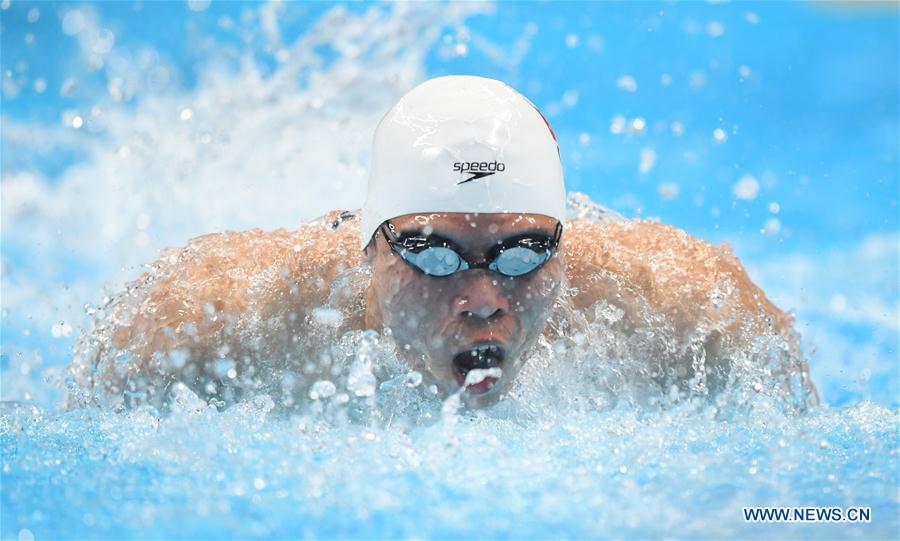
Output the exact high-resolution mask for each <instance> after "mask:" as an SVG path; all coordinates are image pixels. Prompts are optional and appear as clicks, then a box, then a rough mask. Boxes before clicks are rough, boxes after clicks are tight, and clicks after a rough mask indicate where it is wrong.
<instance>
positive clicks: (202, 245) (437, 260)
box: [70, 76, 817, 409]
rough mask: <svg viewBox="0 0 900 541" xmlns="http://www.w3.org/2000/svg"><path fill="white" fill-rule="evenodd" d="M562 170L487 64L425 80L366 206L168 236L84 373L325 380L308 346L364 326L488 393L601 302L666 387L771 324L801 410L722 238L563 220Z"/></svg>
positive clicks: (392, 137)
mask: <svg viewBox="0 0 900 541" xmlns="http://www.w3.org/2000/svg"><path fill="white" fill-rule="evenodd" d="M563 180H564V179H563V169H562V164H561V161H560V154H559V148H558V144H557V141H556V136H555V135H554V133H553V131H552V129H551V128H550V126H549V124H548V123H547V121H546V119H545V118H544V117H543V115H542V114H541V113H540V112H539V111H538V109H537V108H536V107H535V106H534V105H533V104H532V103H531V102H530V101H528V99H526V98H525V97H524V96H522V95H521V94H519V93H518V92H517V91H515V90H514V89H512V88H510V87H509V86H507V85H506V84H504V83H501V82H499V81H495V80H492V79H486V78H481V77H471V76H448V77H439V78H436V79H432V80H429V81H426V82H424V83H422V84H421V85H419V86H417V87H415V88H414V89H412V90H411V91H409V92H408V93H407V94H406V95H405V96H403V97H402V98H401V99H400V100H399V101H398V102H397V103H396V104H395V105H394V106H393V107H392V108H391V109H390V110H389V111H388V112H387V114H386V115H385V116H384V118H383V119H382V121H381V122H380V124H379V125H378V127H377V129H376V131H375V135H374V140H373V148H372V164H371V168H370V175H369V180H368V187H367V197H366V200H365V204H364V206H363V208H362V210H361V211H360V212H347V211H335V212H332V213H329V214H328V215H326V216H324V217H323V218H320V219H318V220H315V221H313V222H311V223H309V224H306V225H304V226H302V227H300V228H299V229H297V230H294V231H286V230H283V229H281V230H276V231H271V232H264V231H261V230H251V231H245V232H224V233H218V234H210V235H206V236H203V237H199V238H196V239H193V240H192V241H191V242H190V243H189V244H188V245H187V246H186V247H184V248H179V249H170V250H167V251H166V252H164V253H163V254H162V257H161V258H160V259H159V260H158V261H157V262H156V263H154V264H153V265H151V268H152V270H151V271H150V272H148V273H145V274H144V275H143V276H142V277H141V278H139V279H138V280H136V281H134V282H133V283H131V284H130V285H129V287H128V289H127V290H126V291H125V292H123V293H122V294H120V295H119V296H117V297H116V298H115V299H114V300H113V301H112V302H111V303H110V304H109V305H108V306H106V307H105V317H104V318H103V319H102V320H99V319H98V321H97V328H96V329H95V331H94V332H93V333H92V334H91V335H88V336H86V337H85V338H84V340H83V343H82V345H81V346H80V348H79V354H78V356H77V357H76V359H75V361H74V362H73V364H72V366H71V371H72V374H73V375H74V380H75V381H76V382H77V383H78V386H79V388H80V389H89V390H91V394H90V395H91V396H96V395H97V391H100V392H101V394H105V395H108V396H113V397H124V398H122V400H124V401H125V402H126V403H127V402H129V400H131V399H130V398H129V397H132V399H133V397H135V396H139V397H143V398H145V399H146V398H153V397H156V398H157V399H161V397H163V396H164V394H165V393H164V390H165V389H168V388H170V387H171V386H172V385H173V384H175V383H178V382H181V383H184V384H186V385H187V386H188V387H190V388H192V389H193V390H194V391H195V392H197V393H198V395H200V396H201V397H204V398H211V399H214V400H220V399H222V400H224V398H227V397H230V398H232V399H233V398H235V397H236V396H237V395H236V394H235V391H234V388H235V387H238V388H240V387H242V386H243V387H244V388H246V387H251V388H252V387H253V386H254V385H257V386H262V387H264V386H265V385H264V382H265V380H266V379H267V378H269V379H271V378H273V377H274V376H273V375H272V374H275V373H278V374H281V375H282V376H284V374H296V375H297V376H298V377H299V378H300V379H303V380H304V381H307V382H312V381H314V380H316V379H317V378H318V377H320V376H323V377H327V376H328V368H327V367H328V366H329V364H330V362H329V360H328V359H327V354H323V353H322V352H317V351H316V347H315V344H317V343H321V342H323V341H326V340H329V338H327V337H326V335H328V333H333V334H332V335H329V336H332V338H337V337H339V336H341V335H342V334H343V333H347V332H351V331H361V330H366V329H369V330H374V331H376V332H378V333H379V334H381V335H383V336H385V337H387V336H389V337H390V340H392V341H393V343H394V344H395V346H396V350H397V354H398V356H399V357H400V358H401V359H402V360H403V361H404V362H405V363H406V364H407V365H408V367H409V368H410V369H413V370H416V371H418V372H420V373H421V374H423V376H424V377H425V379H426V381H427V383H428V384H429V385H434V386H435V387H436V388H437V390H438V392H440V393H441V394H442V395H444V396H449V395H451V394H453V393H461V394H462V396H463V398H464V399H465V401H466V403H467V404H469V405H470V406H473V407H478V406H486V405H490V404H492V403H494V402H496V401H497V400H498V399H500V398H501V397H503V396H504V394H505V393H507V392H508V391H509V390H510V388H511V386H512V384H513V382H514V381H515V380H516V377H517V375H518V374H519V372H520V370H521V369H522V368H523V365H524V364H525V361H526V360H527V359H528V356H529V352H530V351H532V350H533V349H534V348H535V347H536V344H537V343H538V341H539V339H540V338H541V337H542V336H543V337H544V338H547V339H548V340H549V341H550V342H551V343H552V342H553V341H554V340H555V339H557V338H559V335H560V333H561V332H563V331H562V330H560V329H559V328H556V326H554V325H548V321H551V320H552V319H553V317H554V314H555V313H557V312H559V311H560V310H564V309H566V310H570V311H573V312H574V313H581V314H584V315H583V317H587V318H593V317H596V316H595V315H594V314H596V313H598V306H599V307H603V308H605V309H606V310H607V311H609V310H612V311H613V313H614V314H615V316H614V317H610V318H608V320H607V322H606V324H607V325H608V326H609V327H611V328H615V329H616V330H617V332H619V333H621V334H622V335H624V336H627V335H629V333H630V334H636V333H643V334H642V336H643V338H642V340H643V343H644V344H649V345H648V346H647V348H646V349H645V351H644V352H643V353H644V355H645V356H646V358H647V359H648V361H647V363H648V365H653V366H650V367H649V368H648V370H647V374H648V375H649V377H650V379H653V380H655V381H657V383H659V384H660V385H662V386H666V385H669V384H670V383H672V381H670V380H671V379H672V378H674V379H675V380H676V381H675V383H679V382H680V383H681V384H684V383H685V382H688V381H692V382H694V384H697V382H698V381H699V382H700V384H701V385H703V386H706V388H707V390H708V391H711V392H713V393H714V392H716V389H721V387H723V386H724V385H725V384H726V382H727V381H728V379H729V375H730V374H731V371H732V370H733V369H734V367H733V363H734V359H735V352H740V351H746V350H750V349H752V347H753V343H754V342H753V341H754V338H755V337H758V336H760V335H763V334H766V333H768V335H771V336H775V337H779V338H780V339H783V341H784V344H786V345H785V346H784V348H785V350H786V351H787V355H788V356H789V357H790V359H791V362H789V363H787V364H786V365H783V366H781V367H778V368H776V369H774V370H773V371H772V373H771V378H772V381H771V382H768V383H766V385H769V384H771V386H772V387H787V386H790V385H792V383H790V382H791V381H797V379H798V378H799V381H800V382H801V385H802V386H804V389H803V396H804V398H803V400H802V402H803V403H802V404H801V406H800V409H803V407H805V406H806V405H811V404H814V403H815V402H816V401H817V397H816V394H815V389H814V388H813V387H812V384H811V382H810V381H809V377H808V373H807V367H806V364H805V363H804V362H803V361H802V357H801V355H800V352H799V340H798V336H797V334H796V332H795V331H794V329H793V321H792V318H791V317H790V316H789V315H787V314H785V313H784V312H782V311H781V310H779V309H778V308H777V307H776V306H774V305H773V304H772V303H771V302H770V301H769V300H768V299H767V298H766V296H765V295H764V293H763V292H762V291H761V290H760V289H759V288H758V287H756V286H755V285H754V284H753V283H752V282H751V280H750V279H749V277H748V276H747V273H746V272H745V271H744V269H743V268H742V266H741V264H740V263H739V261H738V260H737V258H736V257H735V256H734V255H733V254H732V252H731V251H730V249H729V248H728V247H727V246H712V245H710V244H709V243H707V242H704V241H701V240H698V239H695V238H692V237H690V236H689V235H688V234H686V233H685V232H683V231H681V230H678V229H676V228H674V227H670V226H666V225H662V224H659V223H654V222H652V221H641V220H624V219H622V220H618V221H598V220H590V219H587V218H578V219H571V220H570V219H568V218H567V215H566V191H565V187H564V182H563ZM360 277H362V278H360ZM359 283H363V284H365V285H364V286H362V287H357V286H355V285H354V284H359ZM650 313H652V314H653V317H652V318H649V319H648V317H649V316H648V315H647V314H650ZM651 319H652V320H653V321H654V322H655V323H653V325H655V327H653V328H652V329H650V331H647V329H648V328H649V327H648V326H647V325H648V323H647V322H648V321H649V320H651ZM654 341H655V342H654ZM673 344H674V345H673ZM223 359H229V361H227V362H225V363H224V364H223V361H222V360H223ZM310 359H312V360H313V361H314V362H311V361H310ZM320 372H321V373H320ZM701 372H702V373H701ZM266 374H268V375H266ZM229 382H231V383H229ZM234 382H243V383H242V384H241V385H238V384H236V383H234ZM239 390H240V389H239ZM229 393H230V394H229ZM76 395H77V393H73V394H72V395H71V396H70V401H71V402H72V403H77V402H79V400H81V401H82V402H83V401H85V399H84V398H81V399H79V398H78V397H77V396H76Z"/></svg>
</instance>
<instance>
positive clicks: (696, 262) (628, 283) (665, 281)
mask: <svg viewBox="0 0 900 541" xmlns="http://www.w3.org/2000/svg"><path fill="white" fill-rule="evenodd" d="M564 245H565V246H564V253H565V255H566V258H567V261H566V264H567V273H568V277H569V282H570V285H571V286H572V287H574V288H576V289H577V290H579V292H580V293H579V294H580V295H581V298H580V299H578V298H577V297H576V300H577V301H579V304H581V305H583V306H586V305H589V304H591V303H592V302H594V301H596V300H597V298H598V296H599V295H602V294H604V293H605V292H608V290H609V289H610V281H611V280H613V279H614V280H615V282H616V284H615V285H616V286H617V287H620V288H621V287H627V288H629V289H630V290H632V291H633V292H634V293H635V294H638V295H641V296H642V297H644V298H646V299H647V300H648V301H649V302H651V303H652V304H653V305H655V306H656V307H657V308H659V309H662V310H663V311H665V312H670V313H679V314H681V315H687V313H692V312H698V311H703V310H705V309H707V308H709V307H711V306H712V305H715V304H721V303H726V304H734V305H739V306H741V307H742V308H745V309H749V310H750V311H751V312H756V313H761V312H767V313H769V314H772V315H775V316H777V317H778V318H779V319H781V318H784V317H785V316H784V314H782V313H781V312H780V311H779V310H778V309H777V308H775V307H774V306H772V305H771V303H770V302H769V301H768V300H767V299H766V298H765V295H764V294H763V293H762V291H761V290H760V289H759V288H758V287H756V286H755V285H754V284H753V283H752V282H751V281H750V278H749V277H748V276H747V273H746V272H745V271H744V269H743V267H742V266H741V264H740V262H739V261H738V259H737V257H735V255H734V253H733V252H732V250H731V248H730V247H729V246H728V245H727V244H721V245H718V246H716V245H713V244H711V243H709V242H707V241H704V240H701V239H698V238H696V237H692V236H691V235H689V234H688V233H686V232H684V231H682V230H680V229H678V228H676V227H672V226H668V225H664V224H660V223H656V222H652V221H645V220H630V221H625V222H621V223H598V222H593V221H589V220H584V221H574V222H570V223H569V227H568V228H567V230H566V238H565V240H564ZM601 277H605V278H607V279H606V280H603V279H601ZM604 284H605V285H606V287H602V286H603V285H604ZM783 323H785V324H789V321H788V320H787V319H785V320H784V321H783Z"/></svg>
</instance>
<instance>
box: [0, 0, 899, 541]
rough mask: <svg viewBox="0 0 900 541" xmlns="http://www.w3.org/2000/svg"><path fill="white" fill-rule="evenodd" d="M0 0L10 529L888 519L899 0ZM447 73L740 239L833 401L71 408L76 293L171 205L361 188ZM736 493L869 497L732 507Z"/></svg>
mask: <svg viewBox="0 0 900 541" xmlns="http://www.w3.org/2000/svg"><path fill="white" fill-rule="evenodd" d="M0 8H2V10H0V40H2V59H0V66H2V77H3V80H2V88H0V90H2V104H0V108H2V119H0V122H2V135H0V188H2V244H0V256H2V301H0V302H2V319H0V332H2V338H0V399H2V400H3V401H6V402H5V403H4V405H3V408H4V410H3V412H2V416H0V443H2V450H3V453H2V455H3V458H2V468H3V469H2V476H0V479H2V487H0V504H2V507H0V512H2V525H0V537H2V538H3V539H11V538H26V539H27V538H28V536H30V535H33V536H34V538H35V539H42V538H83V537H103V538H113V537H116V538H118V537H179V538H194V537H262V536H276V535H277V536H282V537H611V536H615V537H663V536H675V537H741V538H770V537H780V538H807V537H812V538H844V537H859V538H873V537H881V538H897V537H898V534H900V531H898V522H900V521H898V512H897V509H898V489H897V486H898V468H900V464H898V430H897V427H898V424H897V421H898V407H900V398H898V397H900V362H898V343H900V292H898V289H900V287H898V276H900V263H898V260H900V213H898V210H897V200H898V191H900V173H898V151H900V137H898V133H900V128H898V113H900V82H898V76H897V74H898V73H900V69H898V68H900V65H898V64H900V62H898V54H900V52H898V51H900V20H898V10H897V7H896V5H891V4H888V3H884V4H880V5H864V6H853V5H847V4H840V5H832V4H828V3H817V4H787V3H749V2H748V3H699V2H694V3H685V4H677V3H668V2H666V3H660V4H654V3H634V4H619V3H614V4H604V3H590V4H584V3H552V4H551V3H532V2H516V3H500V4H479V5H473V4H446V5H436V4H429V5H403V6H400V5H398V6H390V5H387V6H385V5H369V4H352V5H349V6H336V5H333V4H328V3H313V4H286V5H279V4H265V5H264V4H255V3H240V2H227V3H223V2H213V3H212V4H209V5H207V3H205V2H191V3H189V4H188V3H182V2H164V3H131V2H100V3H84V4H80V3H79V4H75V3H49V2H18V1H12V2H7V1H4V2H2V4H0ZM448 73H472V74H479V75H485V76H490V77H496V78H500V79H503V80H505V81H507V82H509V83H510V84H512V85H513V86H515V87H516V88H518V89H519V90H521V91H522V92H523V93H525V94H526V95H527V96H528V97H529V98H531V99H532V101H534V102H535V104H536V105H538V107H540V108H541V109H542V110H543V111H544V113H545V114H546V115H547V116H548V119H549V120H550V122H551V124H552V125H553V127H554V130H555V131H556V133H557V135H558V137H559V141H560V145H561V151H562V158H563V162H564V166H565V171H566V182H567V186H568V188H569V189H570V190H577V191H580V192H584V193H586V194H587V195H589V196H590V197H591V198H592V199H593V200H594V201H597V202H600V203H603V204H605V205H607V206H609V207H611V208H613V209H615V210H617V211H619V212H621V213H622V214H624V215H626V216H629V217H644V218H655V219H656V218H658V219H659V220H661V221H663V222H665V223H668V224H672V225H675V226H678V227H680V228H683V229H685V230H686V231H688V232H689V233H691V234H692V235H695V236H697V237H700V238H703V239H706V240H709V241H711V242H714V243H720V242H728V243H729V244H730V245H731V246H732V247H733V248H734V249H735V252H736V253H737V255H738V256H739V257H740V258H741V260H742V261H743V262H744V264H745V265H746V267H747V268H748V271H749V273H750V275H751V277H752V278H753V279H754V281H755V282H756V283H758V284H759V285H760V286H761V287H762V289H763V290H765V291H766V292H767V294H768V295H769V296H770V298H772V299H773V300H774V302H775V303H776V304H777V305H778V306H779V307H781V308H783V309H785V310H790V311H792V312H793V313H794V314H795V316H796V318H797V329H798V330H799V331H800V332H801V334H802V335H803V348H804V352H805V354H806V356H807V358H808V360H809V365H810V371H811V374H812V378H813V381H814V382H815V384H816V386H817V387H818V389H819V392H820V394H821V396H822V398H823V402H824V403H825V404H824V406H823V407H822V408H820V409H818V410H816V411H813V412H812V413H810V414H809V415H807V416H805V417H801V418H793V417H789V416H787V417H786V416H783V415H782V414H781V413H778V411H777V408H774V409H773V410H771V411H770V410H768V409H766V406H765V405H761V406H760V407H758V408H756V410H754V413H752V414H747V415H738V416H736V417H734V418H729V419H721V418H715V417H712V418H711V417H710V416H709V415H708V412H706V411H705V410H704V409H703V408H702V407H699V406H697V407H687V406H685V407H684V408H683V409H679V410H676V411H670V412H666V413H656V414H649V413H647V412H641V411H640V410H632V409H629V408H624V409H619V410H614V411H607V412H599V411H589V410H588V411H585V410H583V409H580V408H579V407H574V406H573V405H572V404H565V405H560V406H559V410H558V411H548V412H545V413H546V421H545V422H540V421H536V420H535V419H533V418H530V417H528V418H519V417H516V416H513V417H512V418H508V419H505V418H503V417H502V416H500V415H499V413H496V412H495V413H494V414H487V416H486V417H478V418H474V419H470V418H467V417H465V416H463V417H461V418H457V417H455V416H452V415H451V416H448V417H446V418H444V419H443V420H441V421H440V422H437V423H436V424H434V423H424V424H422V426H412V427H409V426H402V427H399V426H382V425H380V424H378V423H375V424H371V423H370V424H368V425H366V424H365V423H363V425H362V426H360V425H355V424H351V425H347V426H345V425H341V424H337V425H335V424H329V423H326V422H325V421H321V420H317V417H315V416H312V417H295V418H290V419H288V418H283V417H278V416H276V418H272V417H273V414H267V413H265V411H266V409H267V408H266V404H265V400H264V399H262V398H260V399H259V402H258V403H256V404H255V405H254V404H253V403H249V404H246V405H244V407H243V409H241V408H240V407H238V408H232V409H229V410H226V411H225V412H222V413H215V412H213V411H208V410H206V409H204V408H200V407H199V406H197V407H193V408H191V407H188V406H185V408H184V410H183V411H176V412H174V413H173V414H172V415H171V416H169V417H166V418H161V419H159V420H155V419H156V417H155V416H154V414H153V412H147V411H138V412H130V413H127V414H116V413H112V412H106V411H73V412H65V411H63V409H62V408H61V406H60V401H61V399H62V396H63V391H62V390H61V389H60V385H59V384H57V383H55V382H58V381H59V380H61V379H62V378H61V372H60V369H61V368H62V367H64V366H66V365H67V364H68V363H69V362H70V361H71V358H72V348H73V347H74V345H75V341H76V339H77V338H78V336H79V335H80V334H81V333H82V332H83V331H84V330H85V329H87V328H88V327H89V318H88V317H87V315H86V313H85V311H84V305H85V304H86V303H89V304H92V305H97V304H100V303H101V302H102V299H103V298H104V297H105V296H107V295H111V294H113V293H115V292H116V291H119V290H120V289H121V288H122V285H123V284H124V283H125V282H126V281H128V280H130V279H133V278H134V277H136V276H137V275H139V274H140V272H141V271H142V270H143V269H142V267H141V265H143V264H144V263H147V262H150V261H152V260H154V259H155V258H156V257H157V254H158V252H159V250H160V249H162V248H165V247H167V246H180V245H183V244H185V243H186V241H187V239H189V238H191V237H193V236H197V235H200V234H204V233H208V232H211V231H220V230H224V229H236V230H240V229H246V228H251V227H263V228H275V227H288V228H295V227H297V226H298V225H299V224H301V223H303V221H305V220H308V219H311V218H313V217H315V216H317V215H320V214H322V213H323V212H325V211H328V210H332V209H334V208H358V207H359V206H360V203H361V199H362V195H363V187H364V183H365V169H366V167H367V166H368V144H369V138H370V137H371V131H372V129H373V127H374V125H375V123H376V122H377V121H378V119H379V118H380V115H381V114H382V113H383V111H384V110H386V108H387V107H388V106H389V105H390V104H391V103H392V102H393V100H395V99H396V98H397V97H398V96H399V95H401V94H402V93H403V92H404V91H405V90H407V89H408V88H410V87H411V86H413V85H414V84H415V83H417V82H419V81H421V80H423V79H424V78H426V77H430V76H436V75H442V74H448ZM313 194H315V195H313ZM188 402H189V400H188ZM33 408H36V409H33ZM198 408H199V409H200V411H199V412H198V411H197V409H198ZM263 417H267V419H266V420H265V421H264V422H260V420H261V418H263ZM526 417H527V416H526ZM317 423H322V424H317ZM314 427H318V428H314ZM623 468H624V470H623ZM750 505H766V506H776V505H785V506H799V505H824V506H833V505H836V506H844V507H846V506H869V507H871V508H872V512H873V519H872V522H871V523H868V524H837V525H836V524H818V525H811V524H806V525H803V524H782V525H777V526H775V525H754V524H746V523H744V522H743V520H742V518H741V515H740V512H741V507H744V506H750ZM23 536H24V537H23Z"/></svg>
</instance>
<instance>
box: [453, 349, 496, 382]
mask: <svg viewBox="0 0 900 541" xmlns="http://www.w3.org/2000/svg"><path fill="white" fill-rule="evenodd" d="M505 355H506V353H505V351H504V350H503V347H502V346H498V345H496V344H481V345H477V346H473V347H471V348H469V349H466V350H464V351H462V352H460V353H458V354H456V356H455V357H453V375H454V377H455V378H456V382H457V383H459V386H460V387H463V386H465V388H466V391H468V392H471V393H475V394H480V393H486V392H487V391H489V390H491V388H492V387H493V386H494V384H495V383H497V380H498V379H500V368H501V366H502V365H503V358H504V357H505Z"/></svg>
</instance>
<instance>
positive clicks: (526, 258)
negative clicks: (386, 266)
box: [380, 222, 562, 277]
mask: <svg viewBox="0 0 900 541" xmlns="http://www.w3.org/2000/svg"><path fill="white" fill-rule="evenodd" d="M380 229H381V232H382V233H383V234H384V238H385V240H387V242H388V244H389V245H390V247H391V249H392V250H393V251H394V252H395V253H396V254H397V255H399V256H400V257H401V258H402V259H403V260H404V261H406V262H407V263H409V264H410V265H412V266H413V268H415V269H417V270H419V271H421V272H423V273H425V274H427V275H429V276H436V277H442V276H450V275H451V274H454V273H457V272H461V271H464V270H469V269H488V270H490V271H494V272H496V273H499V274H502V275H503V276H509V277H516V276H523V275H525V274H528V273H529V272H531V271H533V270H536V269H537V268H539V267H540V266H541V265H543V264H544V263H546V262H547V260H549V259H550V258H551V257H553V254H554V253H556V249H557V248H558V247H559V239H560V237H562V224H561V223H559V222H557V223H556V231H555V232H554V234H553V237H552V238H551V237H547V236H545V235H540V234H526V235H520V236H517V237H511V238H509V239H506V240H505V241H503V242H501V243H499V244H497V245H496V246H494V247H493V248H492V249H491V251H490V252H489V253H488V256H487V258H486V260H485V261H484V262H483V263H473V262H472V261H469V260H468V259H466V258H464V257H463V256H461V255H460V252H461V251H462V250H460V249H459V247H458V246H457V245H456V244H454V243H453V242H452V241H450V240H448V239H445V238H443V237H441V236H439V235H423V234H421V233H414V234H411V235H402V236H400V237H398V235H397V233H396V231H395V228H394V225H393V224H391V223H390V222H384V223H383V224H381V228H380Z"/></svg>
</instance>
